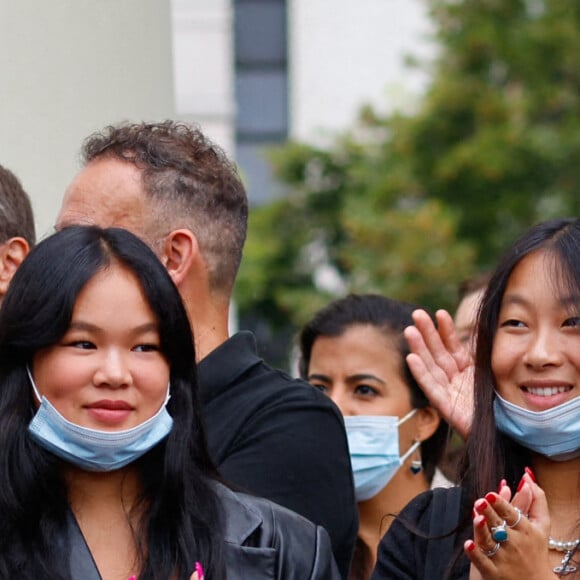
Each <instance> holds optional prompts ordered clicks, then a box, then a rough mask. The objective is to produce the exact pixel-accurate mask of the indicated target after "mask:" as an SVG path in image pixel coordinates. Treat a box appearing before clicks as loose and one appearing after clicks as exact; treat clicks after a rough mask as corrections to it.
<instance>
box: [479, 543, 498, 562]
mask: <svg viewBox="0 0 580 580" xmlns="http://www.w3.org/2000/svg"><path fill="white" fill-rule="evenodd" d="M500 548H501V544H500V543H499V542H497V543H496V545H495V546H494V547H493V548H492V549H491V550H488V551H485V550H482V552H483V553H484V554H485V555H486V556H487V557H488V558H493V557H494V556H495V555H496V554H497V552H498V550H499V549H500Z"/></svg>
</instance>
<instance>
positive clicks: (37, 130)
mask: <svg viewBox="0 0 580 580" xmlns="http://www.w3.org/2000/svg"><path fill="white" fill-rule="evenodd" d="M212 1H213V0H212ZM0 79H1V85H0V86H1V89H0V163H1V164H3V165H5V166H6V167H8V168H9V169H11V170H12V171H13V172H14V173H15V174H16V175H18V177H19V178H20V180H21V181H22V183H23V185H24V187H25V189H26V190H27V191H28V192H29V194H30V195H31V198H32V202H33V208H34V211H35V215H36V222H37V231H38V234H39V237H42V236H43V235H44V234H46V233H48V232H49V231H50V230H51V228H52V225H53V223H54V219H55V217H56V214H57V212H58V208H59V207H60V202H61V199H62V194H63V191H64V189H65V188H66V186H67V184H68V183H69V181H70V180H71V178H72V176H73V175H74V173H75V172H76V171H77V170H78V151H79V147H80V144H81V141H82V139H83V138H85V137H86V136H87V135H88V134H90V133H91V132H92V131H95V130H98V129H101V128H102V127H104V126H105V125H107V124H110V123H115V122H118V121H121V120H142V119H143V120H157V119H163V118H168V117H173V116H175V108H174V90H173V68H172V46H171V18H170V3H169V0H162V1H160V0H50V1H47V2H42V1H39V0H0Z"/></svg>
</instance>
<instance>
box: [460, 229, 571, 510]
mask: <svg viewBox="0 0 580 580" xmlns="http://www.w3.org/2000/svg"><path fill="white" fill-rule="evenodd" d="M539 251H541V252H542V253H543V254H545V256H546V258H547V260H546V267H549V268H550V278H551V280H552V281H553V289H554V292H556V293H561V294H562V295H569V296H573V297H574V298H575V299H579V298H580V260H579V256H580V219H578V218H562V219H556V220H548V221H545V222H541V223H539V224H537V225H536V226H534V227H532V228H531V229H530V230H528V231H527V232H526V233H525V234H523V235H522V236H521V237H520V238H519V239H518V240H517V241H516V242H515V243H514V244H513V246H512V247H511V248H510V249H509V250H508V252H507V253H506V255H505V256H504V257H503V259H502V260H501V261H500V263H499V264H498V266H497V268H496V270H495V272H494V273H493V275H492V277H491V280H490V281H489V284H488V287H487V291H486V293H485V295H484V297H483V299H482V302H481V307H480V310H479V317H478V333H477V347H476V356H475V358H476V361H475V393H474V396H475V407H474V417H475V418H476V419H477V420H475V421H473V425H472V428H471V434H470V436H469V439H468V441H467V443H466V447H465V455H464V458H463V461H462V469H461V472H462V473H463V483H462V485H463V487H464V489H465V490H466V491H467V492H468V494H469V498H470V500H473V501H475V499H477V498H478V497H482V496H483V495H485V494H486V493H487V492H488V491H490V490H493V489H496V488H497V486H498V484H499V482H500V480H501V479H502V478H505V479H506V480H507V482H508V485H510V487H511V488H512V489H514V488H515V487H516V486H517V484H518V481H519V480H520V478H521V477H522V475H523V472H524V468H525V467H526V465H529V464H530V462H531V455H530V452H529V451H528V450H527V449H526V448H524V447H522V446H521V445H518V444H517V443H515V442H514V441H513V440H511V439H509V438H508V437H505V436H504V435H503V434H501V433H500V432H499V431H497V429H496V427H495V420H494V413H493V401H494V398H495V379H494V376H493V372H492V367H491V354H492V348H493V342H494V338H495V334H496V331H497V323H498V317H499V312H500V308H501V303H502V299H503V295H504V292H505V289H506V287H507V284H508V281H509V278H510V275H511V273H512V272H513V270H514V268H515V267H516V266H517V265H518V264H519V263H520V262H521V261H522V259H524V258H525V257H526V256H528V255H530V254H532V253H533V252H539Z"/></svg>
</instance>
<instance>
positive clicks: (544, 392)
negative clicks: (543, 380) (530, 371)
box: [522, 386, 572, 397]
mask: <svg viewBox="0 0 580 580" xmlns="http://www.w3.org/2000/svg"><path fill="white" fill-rule="evenodd" d="M522 390H523V391H525V392H526V393H530V395H535V396H537V397H553V396H554V395H559V394H560V393H567V392H568V391H571V390H572V387H571V386H567V387H522Z"/></svg>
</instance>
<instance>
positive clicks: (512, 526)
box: [507, 507, 522, 528]
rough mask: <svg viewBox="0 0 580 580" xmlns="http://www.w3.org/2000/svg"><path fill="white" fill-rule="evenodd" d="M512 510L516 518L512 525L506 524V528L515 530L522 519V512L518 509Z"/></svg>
mask: <svg viewBox="0 0 580 580" xmlns="http://www.w3.org/2000/svg"><path fill="white" fill-rule="evenodd" d="M514 509H515V510H516V512H518V517H517V518H516V521H515V522H514V523H513V524H508V525H507V527H508V528H515V527H516V526H517V525H518V524H519V523H520V521H521V519H522V510H521V509H520V508H517V507H514Z"/></svg>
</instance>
